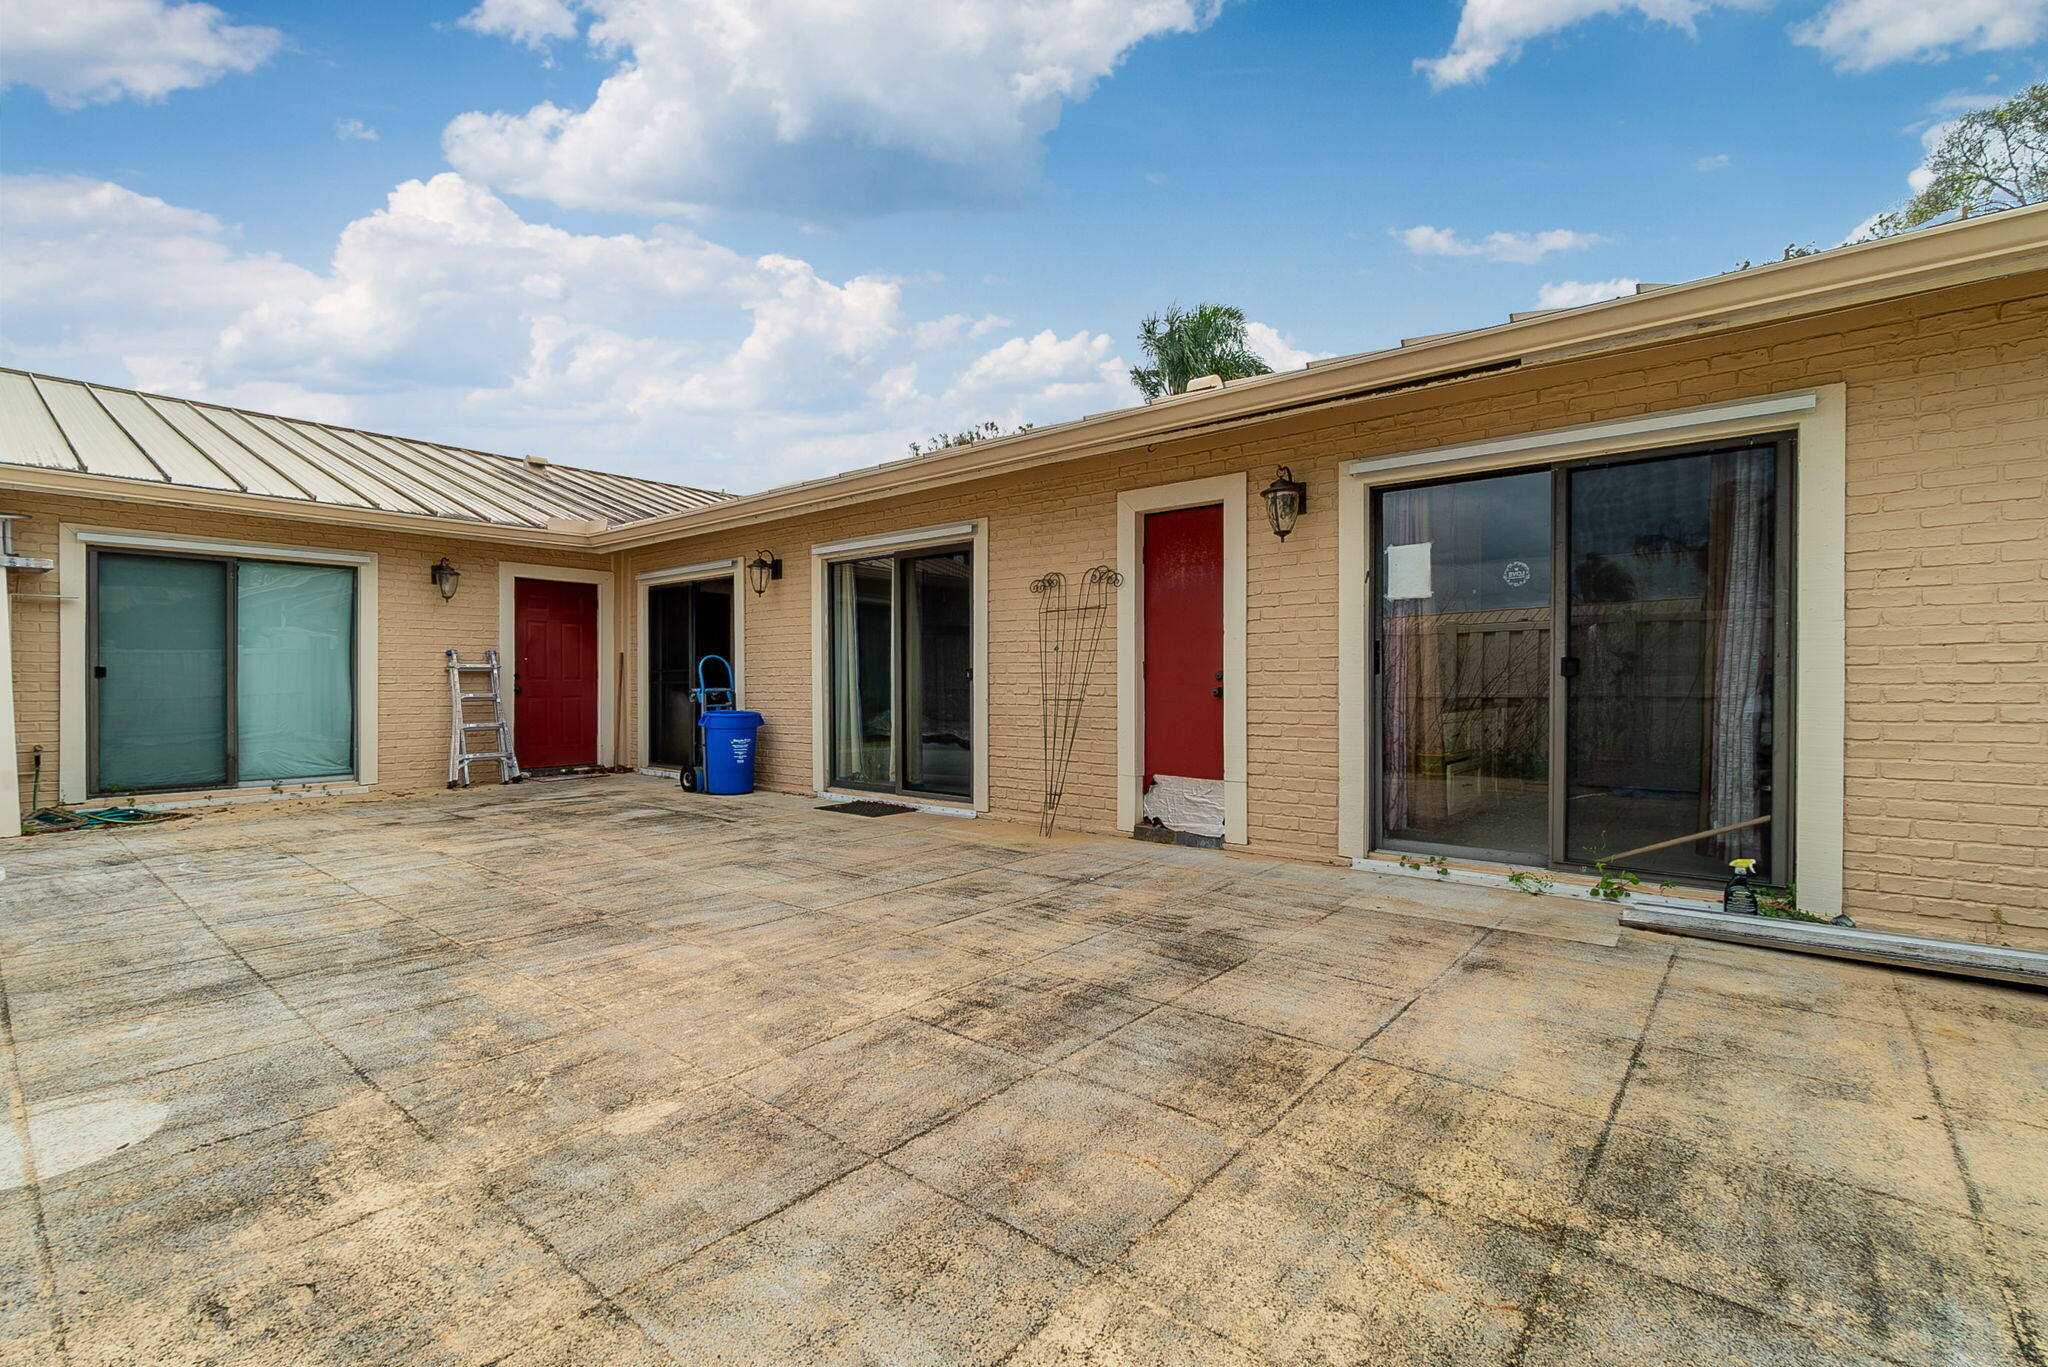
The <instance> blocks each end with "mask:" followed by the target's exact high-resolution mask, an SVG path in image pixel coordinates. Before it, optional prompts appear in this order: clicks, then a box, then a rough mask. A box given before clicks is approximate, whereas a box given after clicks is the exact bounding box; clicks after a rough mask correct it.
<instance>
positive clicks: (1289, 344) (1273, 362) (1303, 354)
mask: <svg viewBox="0 0 2048 1367" xmlns="http://www.w3.org/2000/svg"><path fill="white" fill-rule="evenodd" d="M1244 337H1245V340H1246V341H1247V342H1249V343H1251V348H1252V351H1253V352H1255V353H1256V354H1257V355H1258V358H1259V359H1260V360H1262V361H1264V362H1265V363H1266V364H1267V365H1269V366H1271V367H1273V369H1275V370H1299V369H1301V368H1302V367H1303V366H1305V365H1307V364H1308V363H1309V362H1310V361H1320V360H1322V359H1323V358H1324V357H1326V356H1332V355H1335V354H1336V353H1335V352H1329V351H1310V350H1308V349H1306V348H1304V347H1298V346H1296V345H1295V344H1294V340H1293V339H1292V338H1290V337H1287V336H1285V335H1284V334H1282V333H1281V332H1280V331H1279V330H1278V329H1277V328H1273V327H1269V326H1267V325H1266V324H1264V323H1246V324H1245V325H1244Z"/></svg>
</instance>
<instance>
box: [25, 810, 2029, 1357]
mask: <svg viewBox="0 0 2048 1367" xmlns="http://www.w3.org/2000/svg"><path fill="white" fill-rule="evenodd" d="M813 806H814V804H813V803H810V802H806V801H803V800H800V799H790V798H779V797H774V796H770V795H765V794H763V795H755V796H752V797H746V798H734V799H713V798H706V797H698V796H693V795H689V794H684V793H681V792H679V791H678V790H677V789H676V788H675V787H674V786H673V785H671V784H665V783H661V782H659V781H656V780H650V779H643V778H638V777H617V778H606V779H594V780H589V781H578V782H568V783H557V784H546V785H527V786H525V787H523V788H511V789H497V788H480V789H475V790H470V791H465V792H453V793H447V794H433V795H430V796H425V797H418V798H406V799H390V798H370V797H364V798H350V799H340V800H334V801H328V802H319V803H310V802H309V803H295V804H278V805H275V806H261V807H257V806H252V807H245V808H240V809H236V810H233V811H229V812H221V813H209V814H207V815H205V816H202V817H200V818H199V819H196V820H192V821H185V822H178V823H174V824H171V825H167V826H159V827H148V828H138V829H132V830H122V831H118V832H110V833H103V834H95V835H91V836H76V837H73V836H63V837H38V838H36V839H34V840H31V841H24V842H16V843H15V844H13V845H11V846H10V847H9V848H8V849H7V850H6V851H4V852H0V866H4V867H5V870H6V872H7V874H8V877H7V878H5V879H4V880H0V951H4V953H0V992H4V996H5V1004H6V1005H7V1007H8V1008H9V1010H8V1012H7V1014H6V1015H5V1017H0V1020H4V1022H5V1024H6V1025H7V1026H8V1027H9V1029H8V1032H7V1034H6V1036H5V1038H0V1087H4V1090H5V1092H6V1095H7V1099H8V1102H9V1106H8V1110H9V1113H10V1114H9V1117H8V1120H7V1124H6V1127H5V1129H4V1131H0V1134H4V1139H0V1239H4V1241H5V1245H6V1252H5V1255H4V1257H0V1309H4V1311H5V1321H4V1325H0V1361H4V1362H6V1363H8V1364H10V1367H11V1364H12V1363H14V1362H16V1361H20V1362H23V1363H30V1362H33V1363H36V1364H38V1367H41V1364H43V1363H53V1364H57V1367H72V1365H73V1364H84V1363H91V1364H101V1363H105V1364H114V1363H120V1364H123V1367H127V1364H132V1363H136V1362H150V1363H159V1362H160V1363H167V1364H199V1363H208V1364H216V1367H244V1365H246V1367H259V1365H260V1367H274V1365H276V1364H283V1363H291V1364H294V1367H296V1364H299V1363H308V1364H342V1363H346V1364H386V1363H389V1364H400V1363H403V1364H408V1365H410V1364H414V1363H433V1364H449V1365H450V1367H487V1365H495V1367H584V1365H585V1364H588V1365H589V1367H596V1364H604V1367H648V1365H651V1364H656V1363H665V1362H678V1363H689V1364H696V1363H715V1362H738V1363H746V1364H749V1365H750V1367H752V1365H753V1364H782V1363H789V1364H809V1363H813V1362H826V1363H862V1364H883V1363H887V1364H948V1365H950V1364H965V1363H1009V1364H1011V1365H1012V1367H1016V1365H1017V1364H1022V1365H1023V1367H1045V1365H1046V1364H1053V1363H1063V1364H1094V1365H1096V1367H1109V1364H1117V1367H1133V1365H1134V1364H1158V1365H1159V1367H1165V1364H1174V1367H1181V1365H1182V1364H1197V1365H1199V1364H1217V1365H1218V1367H1254V1365H1256V1364H1264V1365H1266V1367H1272V1364H1288V1365H1289V1367H1293V1365H1294V1364H1300V1365H1301V1367H1308V1364H1324V1363H1340V1362H1341V1363H1367V1362H1370V1363H1375V1364H1379V1363H1386V1364H1395V1363H1431V1362H1443V1363H1457V1364H1459V1365H1460V1367H1483V1365H1484V1364H1495V1363H1497V1364H1502V1365H1503V1367H1508V1365H1509V1364H1512V1365H1513V1367H1530V1365H1531V1364H1538V1363H1542V1364H1561V1363H1573V1364H1577V1363H1615V1364H1620V1363H1627V1364H1631V1365H1632V1367H1633V1364H1647V1363H1659V1364H1661V1363H1672V1364H1678V1363H1722V1362H1739V1363H1749V1364H1770V1363H1800V1364H1802V1365H1803V1364H1808V1363H1813V1364H1822V1365H1823V1367H1827V1365H1829V1364H1846V1363H1859V1364H1862V1363H1869V1364H1890V1365H1891V1367H1916V1365H1917V1364H1928V1367H1937V1365H1938V1367H1958V1364H1968V1365H1969V1367H1992V1364H2006V1363H2011V1364H2029V1363H2032V1364H2039V1363H2040V1362H2042V1361H2043V1360H2044V1356H2048V1354H2044V1349H2043V1347H2042V1343H2043V1337H2042V1324H2043V1322H2044V1315H2048V1307H2044V1304H2043V1301H2042V1293H2041V1287H2042V1285H2044V1284H2048V1228H2044V1225H2048V1220H2044V1217H2043V1216H2042V1214H2041V1211H2042V1207H2041V1204H2040V1198H2039V1192H2040V1191H2041V1189H2042V1188H2043V1187H2044V1186H2048V1173H2044V1172H2043V1170H2042V1167H2041V1159H2040V1155H2041V1154H2042V1153H2044V1152H2048V1142H2044V1140H2048V1129H2044V1128H2043V1119H2042V1118H2043V1115H2044V1114H2048V1107H2044V1106H2043V1104H2042V1100H2043V1096H2044V1094H2048V1093H2044V1088H2048V999H2044V998H2042V997H2040V996H2039V995H2035V994H2029V993H2026V992H2024V991H2022V990H2020V989H2017V988H2005V987H1995V986H1987V985H1983V984H1963V983H1956V982H1953V981H1949V980H1942V979H1934V978H1929V977H1926V976H1922V975H1911V974H1898V973H1893V972H1890V971H1888V970H1883V969H1874V968H1871V967H1868V966H1864V965H1855V964H1846V963H1832V962H1828V961H1822V960H1814V959H1804V958H1800V959H1795V958H1792V957H1790V956H1778V955H1773V954H1771V953H1770V952H1768V951H1764V950H1752V949H1745V948H1741V947H1731V946H1719V945H1707V944H1704V943H1696V942H1688V941H1680V940H1673V939H1668V938H1664V937H1657V936H1649V935H1639V934H1637V933H1635V932H1628V931H1622V930H1621V929H1620V928H1619V927H1618V926H1617V925H1616V923H1615V919H1614V916H1613V911H1612V909H1611V908H1604V907H1595V906H1592V905H1591V904H1588V903H1583V902H1565V901H1562V900H1560V899H1556V898H1532V897H1528V896H1526V895H1524V894H1521V893H1502V892H1497V891H1492V890H1486V889H1465V888H1456V887H1446V886H1440V885H1437V884H1435V883H1432V882H1430V881H1427V880H1422V879H1415V878H1402V877H1392V876H1385V875H1374V874H1361V873H1353V872H1351V871H1348V870H1344V869H1340V868H1334V867H1318V866H1314V865H1305V864H1295V863H1288V862H1283V861H1276V860H1271V859H1259V858H1250V857H1246V856H1244V855H1241V854H1230V853H1220V852H1208V851H1197V850H1183V849H1175V848H1170V847H1161V846H1152V845H1142V844H1139V843H1137V842H1132V841H1128V840H1112V839H1102V838H1093V837H1082V836H1070V835H1060V836H1056V837H1053V838H1051V839H1046V838H1042V837H1040V836H1038V835H1037V834H1036V833H1035V832H1034V831H1032V830H1031V829H1029V828H1025V827H1017V826H1008V825H1003V824H999V823H994V822H986V821H976V822H963V821H958V820H948V819H944V818H937V817H920V816H910V817H898V818H892V819H891V820H890V821H888V822H864V821H859V820H856V819H852V818H848V817H845V816H843V815H837V814H833V813H826V812H818V811H815V810H813Z"/></svg>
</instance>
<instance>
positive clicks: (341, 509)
mask: <svg viewBox="0 0 2048 1367" xmlns="http://www.w3.org/2000/svg"><path fill="white" fill-rule="evenodd" d="M7 489H19V490H23V491H25V492H30V493H43V494H62V495H67V496H71V497H75V498H90V499H102V500H106V501H109V502H115V503H147V504H150V505H153V506H156V507H174V508H193V509H198V510H203V511H206V512H216V513H226V514H232V515H234V516H237V517H269V518H281V519H284V520H287V521H292V522H314V523H320V524H322V525H325V526H333V527H366V528H375V529H377V530H379V531H391V532H403V533H409V534H411V535H414V536H431V537H451V536H452V537H462V538H464V539H467V540H472V541H502V542H510V543H512V544H515V545H522V546H540V547H546V548H547V549H549V550H576V551H590V550H594V549H595V547H594V546H593V542H594V540H595V538H594V537H593V536H592V535H591V534H589V533H577V534H567V533H563V532H553V531H545V530H543V529H541V528H539V527H514V526H508V525H506V524H504V523H498V522H470V521H468V520H466V519H461V518H448V517H431V516H428V515H426V514H422V513H390V512H384V511H381V510H379V509H376V508H351V507H347V506H343V505H338V504H332V503H307V502H302V501H300V500H298V499H285V498H272V497H270V496H268V495H265V494H245V493H240V492H238V491H235V490H227V489H202V488H198V487H195V486H193V485H189V484H162V483H158V482H156V481H154V480H136V479H124V478H122V477H121V476H119V475H95V474H86V473H84V472H83V471H77V470H50V469H45V468H43V467H41V466H31V465H6V464H0V490H7Z"/></svg>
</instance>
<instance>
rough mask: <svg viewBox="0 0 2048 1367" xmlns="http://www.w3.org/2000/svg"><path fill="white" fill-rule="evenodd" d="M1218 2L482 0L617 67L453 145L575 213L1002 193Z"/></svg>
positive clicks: (489, 172) (494, 117)
mask: <svg viewBox="0 0 2048 1367" xmlns="http://www.w3.org/2000/svg"><path fill="white" fill-rule="evenodd" d="M1221 3H1222V0H1135V3H1124V4H1119V3H1112V2H1111V0H1039V2H1038V3H1034V4H1029V5H1020V4H1016V3H1012V0H950V2H949V3H945V4H903V3H901V2H900V0H677V2H676V3H668V4H656V3H651V2H650V0H559V2H558V0H520V2H519V3H512V2H511V0H487V3H485V4H484V5H482V6H481V7H479V8H478V9H476V10H474V11H472V12H471V14H470V16H469V17H468V18H467V19H466V20H465V21H464V22H465V23H468V24H469V25H470V26H471V27H473V28H478V29H483V30H486V31H489V32H494V33H502V34H505V35H507V36H509V37H512V38H515V39H518V40H520V41H525V42H529V43H531V42H537V41H540V40H543V39H546V38H549V37H566V36H568V34H569V33H570V32H572V31H573V27H574V22H575V19H576V17H577V15H578V14H580V15H583V16H587V17H588V20H589V24H588V28H587V30H586V32H585V34H584V38H585V41H586V42H587V43H588V44H589V46H590V48H591V50H592V52H593V53H595V54H596V55H597V56H599V57H601V58H605V59H609V60H611V61H614V62H616V63H617V66H616V69H615V70H614V71H613V73H612V74H611V75H610V76H609V77H608V78H607V79H606V80H605V81H604V83H603V84H602V85H601V86H600V87H599V88H598V90H597V93H596V95H595V97H594V98H593V99H592V100H591V102H590V103H589V105H588V106H587V107H584V108H581V109H574V108H563V107H561V106H558V105H555V104H553V103H550V102H543V103H541V104H538V105H535V106H534V107H533V108H531V109H529V110H527V111H526V112H525V113H523V114H515V113H487V112H472V113H467V114H463V115H461V116H459V117H457V118H456V119H455V120H454V121H453V122H451V123H450V124H449V125H448V127H447V129H446V130H445V131H444V133H443V136H442V142H443V145H444V147H445V149H446V151H447V154H448V158H449V161H450V163H451V164H452V165H453V166H454V167H455V168H456V169H457V170H458V171H461V172H462V173H463V174H464V175H466V176H468V177H469V178H470V179H472V180H477V181H482V182H484V183H487V184H490V185H494V186H498V187H500V188H502V189H506V190H511V191H514V192H516V193H519V194H522V195H531V196H536V197H539V198H543V199H548V200H552V201H553V202H555V203H557V204H561V205H564V206H570V207H575V208H592V209H611V210H626V211H635V212H649V213H662V214H674V213H691V214H694V213H702V212H705V211H707V210H710V209H714V208H721V207H738V208H754V209H769V210H776V211H787V212H795V213H801V214H806V215H819V214H823V215H826V216H836V215H846V214H857V213H867V212H885V211H889V210H894V209H899V208H906V207H919V206H950V205H958V204H960V203H963V202H973V201H982V200H990V199H999V198H1002V197H1005V196H1008V195H1013V194H1015V193H1017V192H1019V191H1020V190H1021V189H1023V188H1024V187H1026V186H1027V185H1028V184H1029V183H1030V181H1031V178H1032V177H1033V175H1034V174H1035V172H1036V168H1037V165H1038V158H1039V147H1040V139H1041V138H1042V137H1043V136H1044V135H1045V134H1046V133H1047V132H1049V131H1050V130H1051V129H1052V128H1053V126H1054V125H1055V124H1056V123H1057V122H1058V121H1059V117H1060V113H1061V111H1062V109H1063V108H1064V107H1065V106H1066V105H1068V104H1070V103H1073V102H1075V101H1078V100H1083V99H1086V98H1087V97H1088V95H1089V94H1090V92H1091V91H1092V90H1093V89H1094V87H1095V85H1096V84H1097V82H1099V81H1100V80H1102V78H1103V77H1105V76H1107V75H1109V74H1110V73H1111V72H1112V71H1114V70H1115V69H1116V67H1117V66H1118V64H1119V63H1120V62H1121V61H1122V60H1123V58H1124V56H1125V55H1126V54H1127V53H1128V52H1129V51H1130V50H1131V48H1133V47H1134V46H1136V45H1137V44H1138V43H1141V42H1143V41H1144V40H1145V39H1147V38H1151V37H1154V36H1157V35H1161V34H1169V33H1191V32H1194V31H1196V30H1198V29H1200V28H1202V27H1204V26H1205V25H1206V24H1208V23H1209V22H1210V21H1211V20H1212V19H1213V18H1214V17H1215V14H1216V12H1217V9H1218V8H1219V6H1220V4H1221ZM572 7H573V10H574V11H575V13H572V12H571V9H572Z"/></svg>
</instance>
